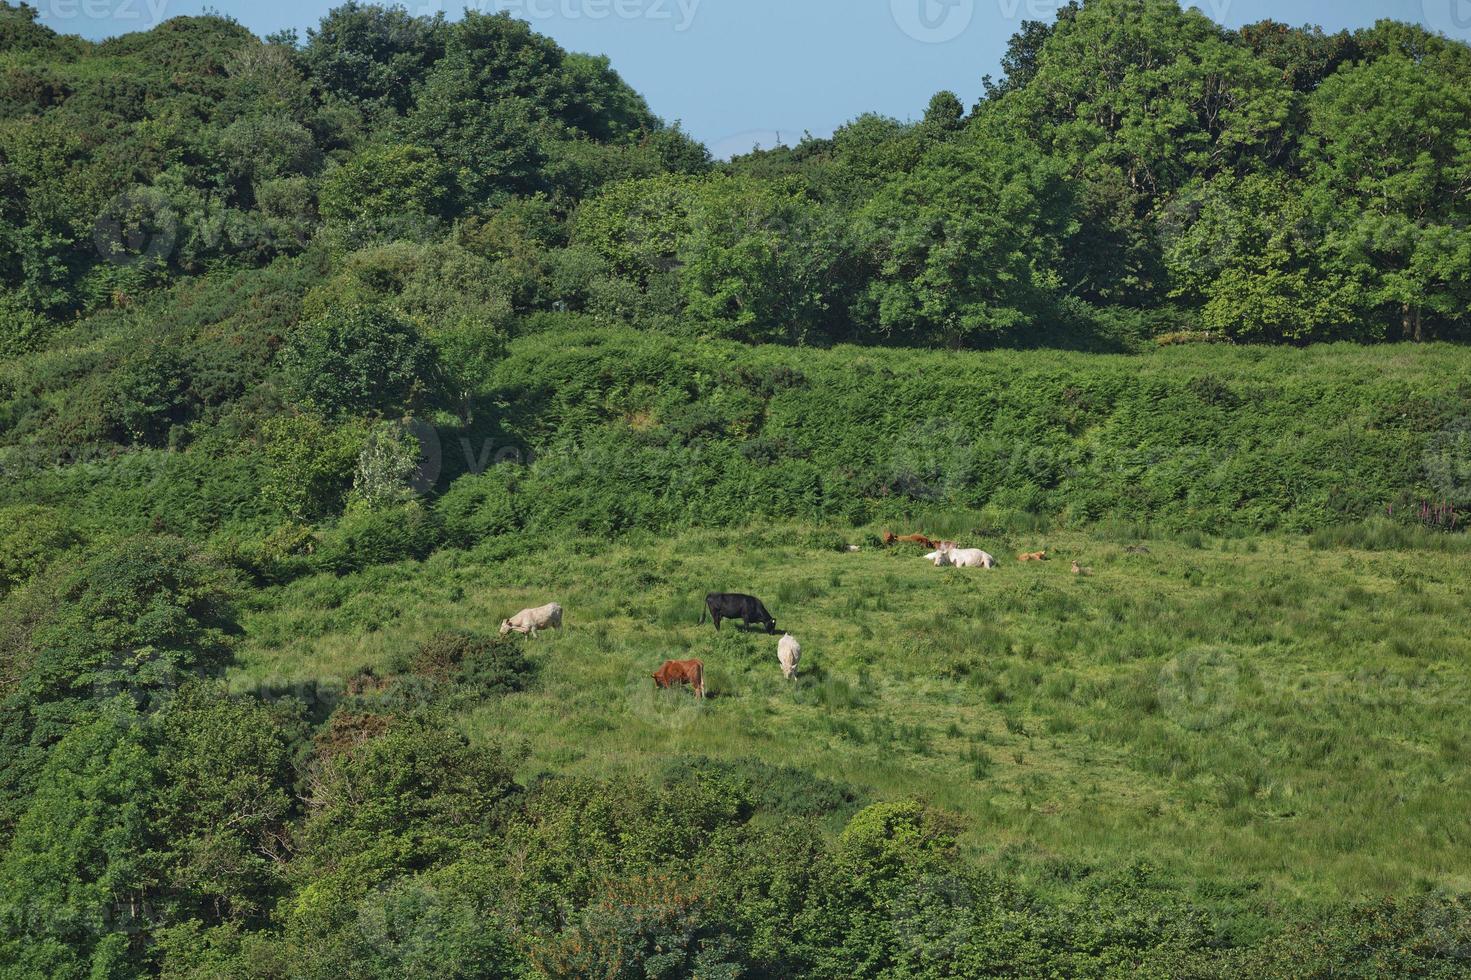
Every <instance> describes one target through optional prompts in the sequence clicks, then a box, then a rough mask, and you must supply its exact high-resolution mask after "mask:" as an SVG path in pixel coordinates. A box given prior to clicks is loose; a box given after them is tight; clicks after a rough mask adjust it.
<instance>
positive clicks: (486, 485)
mask: <svg viewBox="0 0 1471 980" xmlns="http://www.w3.org/2000/svg"><path fill="white" fill-rule="evenodd" d="M516 480H517V478H516V471H515V469H514V468H513V467H509V466H495V467H492V468H490V469H488V470H486V471H485V472H484V473H481V474H479V475H475V474H467V475H465V476H462V477H460V478H459V479H458V480H456V481H455V482H454V483H452V484H450V488H449V489H448V490H446V491H445V493H444V496H442V497H440V498H439V500H438V501H437V502H436V503H435V505H434V509H435V512H436V513H437V514H438V515H439V519H440V520H441V521H442V522H443V525H444V537H445V542H446V543H448V544H450V545H452V546H453V547H456V548H473V547H474V546H475V545H477V544H479V543H480V542H482V541H485V540H487V539H489V538H493V537H497V536H499V535H502V534H510V533H512V532H515V531H518V530H520V529H521V515H520V510H519V504H518V501H517V494H516Z"/></svg>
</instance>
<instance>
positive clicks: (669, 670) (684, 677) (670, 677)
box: [654, 660, 705, 699]
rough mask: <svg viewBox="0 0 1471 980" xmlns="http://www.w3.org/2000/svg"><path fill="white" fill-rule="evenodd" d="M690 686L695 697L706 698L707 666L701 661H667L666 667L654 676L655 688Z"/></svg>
mask: <svg viewBox="0 0 1471 980" xmlns="http://www.w3.org/2000/svg"><path fill="white" fill-rule="evenodd" d="M681 684H688V685H689V686H690V687H692V688H694V691H695V697H697V698H701V699H703V698H704V697H705V664H704V663H703V662H702V661H699V660H666V661H665V662H664V666H662V667H660V668H659V671H658V673H656V674H654V688H655V689H656V690H658V689H661V688H662V689H668V688H671V687H678V686H679V685H681Z"/></svg>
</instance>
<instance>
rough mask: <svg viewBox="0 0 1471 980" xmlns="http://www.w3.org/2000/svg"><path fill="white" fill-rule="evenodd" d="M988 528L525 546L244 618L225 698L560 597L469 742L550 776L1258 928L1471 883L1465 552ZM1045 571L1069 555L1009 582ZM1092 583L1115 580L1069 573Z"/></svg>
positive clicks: (1383, 536)
mask: <svg viewBox="0 0 1471 980" xmlns="http://www.w3.org/2000/svg"><path fill="white" fill-rule="evenodd" d="M970 526H971V525H970V524H969V523H968V520H967V517H966V516H965V515H962V514H954V515H944V516H939V517H937V519H936V520H935V521H933V522H931V523H928V524H926V525H925V526H924V530H926V531H928V532H930V533H933V534H940V535H956V536H959V537H962V538H964V539H966V540H968V541H970V542H972V543H974V544H977V545H981V546H984V547H987V548H988V549H989V550H991V551H993V552H994V553H996V554H997V555H998V556H1000V557H1002V558H1003V559H1004V560H1003V562H1002V565H1001V567H1000V568H999V569H997V570H995V571H991V572H985V571H979V570H975V571H973V570H961V569H937V568H934V567H933V566H931V565H930V564H928V563H927V562H924V561H922V560H921V558H920V557H919V552H918V551H916V550H914V549H908V550H903V549H895V550H883V549H880V548H875V547H873V546H871V544H868V543H865V546H864V548H863V550H862V551H861V552H859V553H854V554H849V553H843V552H841V551H840V550H839V547H840V546H841V544H842V543H843V542H845V541H865V542H867V541H869V540H871V539H870V537H869V535H871V533H872V531H873V530H875V529H869V531H868V532H866V533H860V532H855V531H846V532H839V531H832V530H813V529H808V528H802V527H766V528H761V529H753V530H744V531H738V530H731V531H693V532H688V533H684V534H681V535H679V536H675V537H670V538H656V537H653V536H646V535H630V536H628V537H626V538H622V539H619V540H618V541H616V542H615V543H602V542H599V541H596V540H593V539H586V540H576V541H572V542H567V543H563V544H560V545H558V546H557V547H555V548H552V549H547V550H541V549H537V550H522V551H517V550H516V548H518V547H525V545H524V543H523V544H521V545H518V544H517V543H516V542H511V541H506V540H504V539H503V540H501V541H497V542H493V543H491V544H488V545H485V546H482V547H481V549H479V550H478V551H473V552H453V551H451V552H441V553H439V554H437V555H436V556H434V557H433V558H431V559H430V560H429V561H427V562H425V563H423V564H414V563H405V564H401V565H396V566H391V567H384V568H379V569H375V570H373V571H370V572H368V573H364V574H362V575H358V576H351V577H345V578H336V577H332V576H325V575H319V576H315V577H311V578H307V579H303V580H299V581H297V582H294V583H292V584H290V585H288V586H284V587H279V588H277V589H275V590H269V591H267V592H265V593H263V594H262V596H261V597H260V598H259V599H258V600H256V602H255V604H254V607H253V608H250V609H248V610H246V611H245V612H244V615H243V622H244V626H245V631H246V636H245V637H244V639H243V641H242V644H241V647H240V651H239V658H238V666H237V668H236V669H235V672H234V675H233V679H232V683H233V684H234V685H235V686H237V687H239V688H257V689H262V688H263V689H268V690H272V689H279V690H293V689H294V690H298V691H299V690H301V689H302V687H301V686H302V685H304V684H311V683H313V682H318V683H320V685H321V688H322V690H323V691H325V692H327V693H328V696H329V697H330V692H331V691H333V690H337V689H340V687H341V685H342V683H343V682H344V680H345V679H346V678H347V677H349V676H350V675H352V674H353V673H354V672H355V671H357V670H359V669H360V668H363V667H365V666H372V667H374V668H376V669H378V670H380V671H382V670H385V669H386V665H387V664H388V663H389V662H390V661H391V660H392V658H393V657H394V656H395V655H396V654H401V653H404V652H406V651H408V650H411V649H412V648H413V647H414V646H415V645H416V644H418V643H419V642H421V641H423V640H424V639H425V638H427V637H429V636H430V635H432V634H434V633H435V632H436V631H439V630H442V629H445V628H451V627H453V628H463V629H472V630H476V631H481V632H487V633H493V632H494V631H495V629H496V626H497V624H498V623H499V621H500V620H501V619H502V618H503V617H505V616H507V615H510V614H511V613H514V612H515V611H517V610H518V609H520V608H522V607H523V606H529V605H536V604H540V603H542V602H546V601H559V602H561V603H562V604H563V605H564V606H565V607H566V610H567V629H566V631H565V632H564V633H562V634H545V635H543V636H542V637H540V638H538V639H537V640H534V641H527V647H526V648H527V650H528V651H529V653H530V655H531V656H532V658H533V659H534V661H535V662H536V664H537V666H538V668H539V669H538V674H537V678H536V680H535V682H534V683H533V684H532V686H531V689H530V690H529V691H527V692H525V693H521V694H516V695H512V696H510V697H508V698H505V699H503V700H499V701H497V702H495V703H494V704H493V705H486V706H476V705H471V706H469V707H468V708H467V709H466V710H465V711H464V712H463V713H462V714H461V715H460V717H459V719H458V723H459V724H461V725H462V726H463V727H464V729H465V730H466V731H467V732H468V733H469V734H471V736H472V737H474V738H484V739H496V740H501V741H504V742H506V743H507V744H510V745H520V746H523V751H524V759H523V761H522V763H521V766H522V775H523V776H524V777H527V778H530V777H533V776H534V775H535V774H536V773H537V772H540V771H544V770H558V771H564V770H565V771H574V772H576V771H583V772H603V771H607V770H610V769H614V768H619V767H633V768H635V769H639V770H643V771H648V772H653V771H655V770H657V769H660V768H662V767H664V766H666V765H667V764H668V763H669V761H670V760H671V759H688V758H691V757H700V756H708V757H713V758H720V759H739V758H748V757H751V758H758V759H760V760H763V761H765V762H767V763H773V764H781V765H787V766H793V767H797V768H799V769H802V770H806V771H810V772H811V773H813V774H815V775H817V776H822V777H825V778H827V779H829V780H832V781H835V782H838V783H841V784H844V785H847V786H850V787H852V789H853V790H854V792H855V793H856V794H857V796H858V798H860V799H887V798H899V797H908V796H914V797H919V798H923V799H926V800H928V801H930V802H931V803H933V804H935V805H937V806H939V807H940V808H942V809H944V810H946V811H949V812H951V813H953V814H954V815H955V816H956V817H957V818H958V819H959V821H960V823H961V825H962V826H963V827H964V828H965V833H964V836H963V838H962V839H963V843H964V844H965V846H966V847H967V848H969V849H971V850H972V852H973V853H975V854H976V855H977V856H979V857H981V858H982V859H988V860H998V861H1004V862H1008V863H1009V864H1010V865H1012V866H1014V867H1016V868H1018V869H1019V870H1020V871H1021V872H1022V873H1023V874H1025V875H1028V876H1030V877H1032V878H1033V879H1034V880H1036V881H1037V882H1038V883H1040V884H1042V885H1043V886H1044V887H1047V886H1048V885H1049V884H1051V883H1055V884H1056V886H1057V887H1058V888H1066V883H1067V882H1068V881H1069V880H1070V879H1071V877H1072V876H1073V875H1074V874H1075V873H1076V872H1077V871H1078V870H1080V869H1082V868H1085V867H1089V866H1097V865H1115V866H1116V865H1119V864H1126V863H1131V862H1135V861H1145V862H1148V863H1149V864H1151V865H1153V866H1155V867H1157V868H1159V869H1161V870H1162V871H1163V872H1165V873H1166V874H1168V875H1170V876H1171V877H1175V878H1177V879H1178V880H1179V881H1180V882H1188V884H1185V885H1182V887H1184V888H1186V889H1187V890H1188V891H1190V892H1191V893H1192V894H1193V895H1194V896H1195V897H1197V898H1199V899H1201V900H1203V901H1206V902H1211V901H1217V902H1222V903H1229V904H1232V905H1233V906H1235V907H1242V908H1245V907H1250V908H1253V909H1255V910H1257V911H1258V912H1262V911H1264V910H1269V909H1270V908H1272V907H1274V906H1275V905H1277V904H1279V903H1288V904H1296V903H1304V904H1307V905H1315V904H1318V903H1326V902H1330V901H1338V900H1343V899H1351V898H1359V897H1377V896H1384V895H1391V894H1404V893H1407V892H1410V891H1413V890H1416V889H1420V888H1428V887H1446V888H1458V889H1467V888H1471V838H1468V837H1467V835H1466V834H1465V814H1466V813H1467V811H1468V808H1471V766H1468V762H1471V743H1468V736H1467V732H1466V729H1465V725H1464V719H1465V706H1466V704H1467V703H1468V697H1471V634H1468V631H1467V629H1466V622H1467V620H1466V607H1467V602H1468V598H1471V585H1468V581H1467V579H1466V576H1465V574H1464V567H1465V561H1466V558H1467V555H1468V553H1471V548H1468V547H1467V544H1468V543H1467V542H1466V541H1465V540H1464V539H1463V538H1460V537H1447V536H1437V535H1431V534H1428V533H1427V534H1424V535H1417V534H1408V533H1406V532H1403V531H1398V530H1394V529H1387V528H1380V529H1378V530H1375V529H1373V528H1370V529H1358V530H1355V531H1353V532H1351V533H1346V534H1340V535H1334V534H1320V535H1318V536H1316V537H1314V538H1311V539H1310V538H1303V537H1242V538H1226V539H1217V538H1208V537H1202V536H1199V535H1193V534H1191V535H1185V536H1181V537H1173V538H1166V539H1160V538H1150V539H1146V538H1142V537H1140V536H1139V535H1138V534H1137V533H1136V532H1135V531H1133V530H1132V529H1128V528H1117V527H1115V528H1109V527H1106V526H1104V527H1099V528H1097V529H1095V530H1093V531H1091V532H1087V533H1079V532H1056V531H1041V530H1038V531H1031V532H1023V531H1011V532H997V533H993V534H991V535H985V536H981V537H977V536H975V535H973V534H967V533H965V532H966V531H967V530H968V529H969V528H970ZM905 530H908V529H907V528H906V529H905ZM1141 544H1142V545H1144V546H1145V548H1144V549H1136V550H1137V551H1138V552H1139V553H1136V551H1131V550H1130V549H1131V548H1134V547H1135V546H1137V545H1141ZM1044 547H1045V548H1048V549H1049V550H1050V551H1051V552H1052V553H1053V555H1054V556H1055V559H1054V560H1053V561H1051V562H1049V563H1047V564H1041V565H1037V564H1031V565H1022V564H1018V563H1017V562H1016V561H1015V558H1014V556H1015V554H1016V552H1018V551H1020V550H1023V549H1025V550H1033V549H1040V548H1044ZM1075 557H1076V558H1078V559H1079V560H1081V561H1082V563H1083V564H1084V565H1086V566H1089V567H1091V569H1092V574H1091V575H1089V576H1085V577H1075V576H1074V575H1072V574H1071V573H1070V568H1069V566H1070V561H1071V559H1073V558H1075ZM710 590H731V591H750V592H753V593H755V594H757V595H759V596H761V597H762V598H763V599H765V600H766V601H767V604H768V605H769V606H770V608H771V609H772V611H773V613H774V615H775V616H776V618H777V621H778V625H779V627H780V628H781V629H782V630H789V631H791V632H792V633H793V634H795V635H796V636H797V637H798V638H799V639H800V640H801V642H802V645H803V662H802V670H801V677H800V678H799V680H798V681H797V682H795V683H791V684H789V683H787V682H785V681H784V680H783V678H782V676H781V673H780V670H779V668H778V665H777V660H776V640H775V638H772V637H768V636H766V635H764V634H761V633H755V632H752V633H744V632H742V631H741V630H740V629H738V628H731V626H729V625H727V627H726V628H725V630H724V631H723V632H722V633H720V634H719V635H717V634H716V632H715V631H714V629H713V628H712V627H711V626H709V625H708V624H707V625H705V626H703V627H702V626H699V625H697V620H698V618H699V614H700V607H701V600H702V597H703V596H704V594H705V593H706V592H707V591H710ZM675 657H699V658H702V659H703V660H704V661H705V663H706V665H707V673H708V677H709V686H710V690H711V694H712V697H711V698H710V699H709V700H708V701H706V702H705V703H704V704H703V705H697V704H696V703H695V702H694V701H693V699H692V698H690V697H689V696H688V695H687V694H682V693H665V694H657V695H656V694H655V693H654V692H653V690H652V684H651V681H650V680H649V675H650V673H651V672H652V671H653V670H654V669H655V668H656V667H657V666H658V665H659V664H660V663H661V662H662V661H663V660H664V659H666V658H675ZM846 815H847V814H834V815H833V816H832V817H831V819H830V820H829V823H830V824H831V826H832V827H833V828H836V827H838V826H840V824H841V820H842V819H843V818H844V817H845V816H846Z"/></svg>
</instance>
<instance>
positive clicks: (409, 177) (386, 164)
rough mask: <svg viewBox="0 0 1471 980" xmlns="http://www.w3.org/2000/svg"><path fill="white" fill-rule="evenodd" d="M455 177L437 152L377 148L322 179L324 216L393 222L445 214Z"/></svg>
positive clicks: (408, 147)
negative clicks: (442, 164) (445, 166)
mask: <svg viewBox="0 0 1471 980" xmlns="http://www.w3.org/2000/svg"><path fill="white" fill-rule="evenodd" d="M451 190H452V185H451V181H450V175H449V174H448V173H446V171H445V169H444V168H443V167H442V166H441V165H440V163H439V161H438V160H437V159H436V158H435V155H434V153H433V152H432V151H430V150H427V149H425V148H423V147H420V146H414V145H411V144H395V145H390V146H382V147H375V148H372V149H369V150H365V151H364V152H362V153H360V154H358V155H357V156H356V157H354V158H353V159H351V160H350V161H348V162H347V163H345V164H343V165H342V166H340V167H338V168H337V169H335V170H332V171H330V172H329V173H328V174H327V176H326V178H324V180H323V181H322V190H321V195H320V202H321V209H322V216H323V217H324V218H336V219H339V220H343V221H369V222H391V221H392V220H394V219H404V218H423V217H427V216H437V215H440V214H442V213H444V210H445V208H446V206H447V205H448V203H449V200H450V193H451Z"/></svg>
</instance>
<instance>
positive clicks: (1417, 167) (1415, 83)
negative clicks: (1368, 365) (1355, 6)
mask: <svg viewBox="0 0 1471 980" xmlns="http://www.w3.org/2000/svg"><path fill="white" fill-rule="evenodd" d="M1426 43H1427V44H1428V45H1429V47H1430V50H1429V52H1427V53H1426V54H1425V55H1424V56H1423V57H1420V58H1417V59H1414V60H1412V59H1411V57H1409V56H1408V55H1407V54H1405V53H1402V52H1401V51H1398V50H1393V51H1391V52H1389V53H1386V54H1384V55H1383V56H1381V57H1378V58H1376V59H1374V60H1372V61H1368V62H1364V63H1360V64H1357V65H1354V66H1353V67H1351V68H1345V69H1343V70H1341V71H1339V72H1337V73H1336V74H1334V75H1333V76H1332V77H1330V78H1328V79H1327V80H1325V81H1324V82H1323V84H1322V85H1321V86H1319V88H1318V90H1317V92H1315V93H1314V95H1313V97H1312V101H1311V103H1310V106H1309V108H1310V122H1309V126H1308V136H1307V147H1306V151H1305V152H1306V154H1307V156H1308V158H1309V160H1310V161H1311V165H1312V168H1311V172H1310V173H1309V176H1308V180H1309V182H1310V184H1311V185H1312V188H1313V193H1314V200H1315V204H1316V209H1317V214H1318V215H1319V217H1320V220H1321V221H1322V222H1323V223H1324V225H1325V226H1326V227H1327V228H1328V229H1329V230H1328V235H1327V240H1326V242H1325V248H1326V249H1327V250H1328V251H1329V253H1330V254H1331V255H1332V262H1333V267H1334V269H1335V271H1337V272H1339V273H1340V274H1341V275H1344V276H1346V277H1349V278H1352V279H1353V280H1355V282H1356V284H1357V286H1358V288H1359V289H1360V290H1361V294H1362V300H1361V302H1362V306H1363V310H1364V315H1365V316H1366V317H1368V318H1370V319H1372V320H1373V321H1374V322H1375V323H1376V326H1378V328H1379V329H1380V330H1381V331H1382V332H1383V333H1386V334H1387V333H1390V330H1389V327H1390V325H1391V324H1394V325H1396V326H1397V327H1398V330H1397V331H1396V332H1397V333H1398V334H1399V335H1400V336H1401V337H1402V338H1404V339H1414V340H1422V339H1424V338H1425V337H1426V335H1427V334H1428V333H1432V332H1435V331H1437V330H1440V331H1454V330H1459V329H1461V328H1462V327H1463V326H1464V325H1465V323H1466V310H1467V308H1468V303H1471V266H1468V265H1467V261H1466V260H1467V258H1468V257H1471V238H1468V235H1467V232H1466V227H1467V222H1468V219H1471V49H1466V48H1464V47H1462V46H1459V45H1451V44H1447V43H1441V42H1434V43H1431V42H1429V41H1427V42H1426ZM1345 200H1349V201H1353V202H1355V207H1353V208H1352V209H1348V208H1344V207H1343V205H1342V202H1343V201H1345ZM1427 318H1428V319H1429V323H1428V324H1427V322H1426V321H1427Z"/></svg>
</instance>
